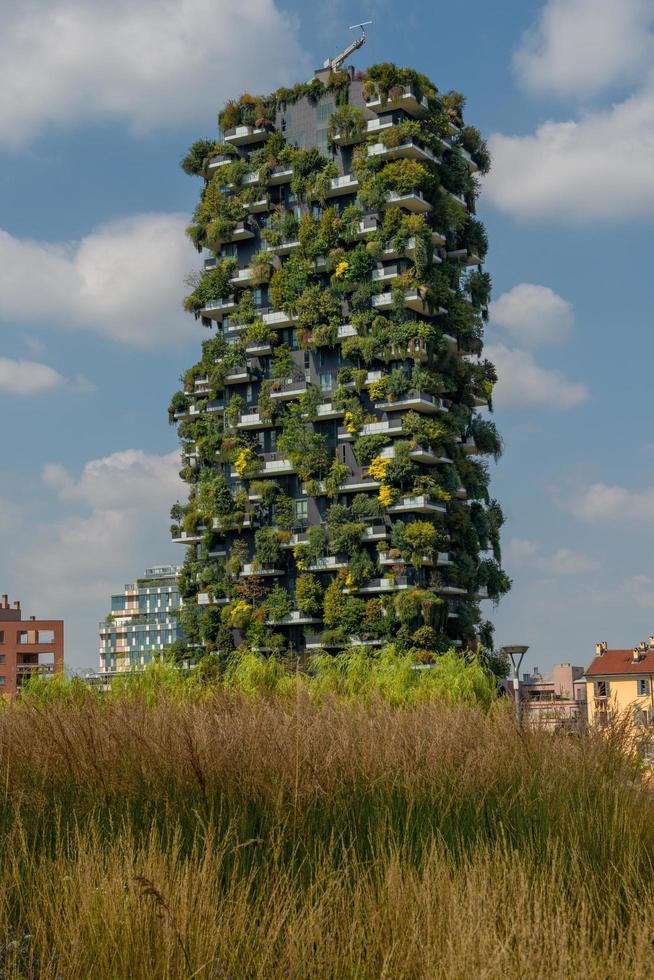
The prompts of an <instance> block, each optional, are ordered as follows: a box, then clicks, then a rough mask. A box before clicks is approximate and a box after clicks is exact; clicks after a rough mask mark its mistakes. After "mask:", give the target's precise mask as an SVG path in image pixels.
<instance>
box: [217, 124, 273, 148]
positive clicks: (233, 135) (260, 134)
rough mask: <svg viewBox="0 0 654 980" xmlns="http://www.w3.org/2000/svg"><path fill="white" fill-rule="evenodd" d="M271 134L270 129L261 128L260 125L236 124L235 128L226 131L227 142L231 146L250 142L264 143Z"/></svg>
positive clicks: (245, 144)
mask: <svg viewBox="0 0 654 980" xmlns="http://www.w3.org/2000/svg"><path fill="white" fill-rule="evenodd" d="M269 136H270V131H269V130H268V129H261V128H259V127H258V126H235V127H234V128H233V129H226V130H225V133H224V139H225V143H229V144H230V145H231V146H248V145H249V144H250V143H262V142H263V141H264V140H267V139H268V137H269Z"/></svg>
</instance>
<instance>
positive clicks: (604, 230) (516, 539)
mask: <svg viewBox="0 0 654 980" xmlns="http://www.w3.org/2000/svg"><path fill="white" fill-rule="evenodd" d="M307 6H308V5H305V4H300V3H299V2H283V0H276V2H273V0H242V2H241V3H239V4H238V5H234V4H228V3H225V2H222V0H212V2H209V0H168V2H161V0H158V2H155V0H130V2H129V3H127V2H126V0H116V2H115V3H114V4H112V5H111V7H109V5H106V6H104V5H99V4H97V3H93V2H90V0H34V2H32V3H29V4H24V3H22V4H20V3H17V2H13V0H10V2H9V3H7V4H5V5H3V8H2V11H1V12H0V91H2V93H3V98H2V101H0V156H1V160H0V412H1V413H2V418H3V422H4V424H3V431H2V454H1V455H0V586H1V588H0V591H2V592H9V593H10V594H11V597H12V598H20V599H22V601H23V605H24V606H25V608H26V611H27V612H28V613H34V614H36V615H37V616H44V617H58V616H61V617H63V618H65V620H66V627H67V658H68V661H69V663H70V664H71V665H72V666H74V667H82V666H93V665H95V664H96V662H97V622H98V621H99V620H100V619H101V618H102V617H103V616H104V614H105V613H106V612H107V610H108V601H109V594H110V593H111V591H115V590H118V589H120V588H121V587H122V585H123V583H124V582H128V581H131V580H132V579H133V578H134V577H135V576H136V575H137V574H139V572H140V571H141V570H142V569H143V568H144V567H145V566H146V565H150V564H157V563H160V562H164V561H168V560H174V559H175V558H178V559H180V560H181V554H180V553H179V551H178V550H177V549H175V548H174V547H173V546H172V545H171V544H170V542H169V540H168V525H169V520H168V509H169V507H170V504H171V503H173V502H174V500H175V499H176V498H177V496H178V495H180V494H182V495H183V490H180V489H179V483H178V479H177V476H176V470H177V468H178V459H177V449H176V439H175V433H174V431H173V430H171V429H170V428H169V426H168V424H167V415H166V406H167V404H168V400H169V396H170V394H171V393H172V392H173V391H175V390H176V388H177V387H178V377H179V375H180V373H181V372H182V371H183V370H184V369H185V368H186V367H188V366H189V365H190V364H191V363H193V362H194V361H195V360H196V353H197V351H198V349H199V343H200V341H201V339H202V336H203V334H202V328H201V327H200V326H199V325H198V324H196V323H195V321H193V319H192V318H190V317H185V316H184V314H183V313H182V312H181V299H182V296H183V293H184V283H183V279H184V276H185V275H186V274H187V273H188V272H189V271H191V270H192V269H193V268H194V267H195V266H196V264H197V256H196V255H195V253H194V252H193V251H192V249H191V248H190V246H189V245H188V243H187V242H186V241H185V239H184V235H183V228H184V225H185V221H186V218H187V217H188V215H189V213H190V211H191V210H192V208H193V206H194V203H195V201H196V198H197V194H198V191H199V187H198V185H197V183H196V182H195V181H194V180H192V179H191V178H188V177H186V176H185V175H184V174H183V173H182V172H181V170H180V169H179V167H178V161H179V159H180V157H181V156H182V154H183V153H184V151H185V149H186V147H187V146H188V145H189V144H190V143H191V142H192V141H193V140H194V139H196V138H198V137H203V136H209V135H212V134H214V132H215V116H216V112H217V110H218V109H219V108H220V106H221V105H222V104H223V103H224V101H225V100H226V99H227V98H228V97H230V96H234V95H238V94H240V92H241V91H243V90H245V89H248V90H251V91H270V90H272V89H273V88H276V87H277V86H278V85H280V84H285V83H288V82H293V81H296V80H302V79H303V78H308V77H309V75H310V74H311V71H312V69H313V68H314V67H317V66H318V65H320V64H321V63H322V61H323V59H324V58H325V57H327V56H328V55H334V54H336V53H337V52H338V51H339V50H340V49H341V48H342V47H344V46H345V45H346V44H347V43H348V40H349V32H348V31H347V29H346V28H347V26H348V25H349V24H350V22H351V21H352V19H353V18H354V17H360V18H361V19H364V18H365V19H369V18H373V19H374V21H375V23H374V25H373V26H372V28H371V29H370V33H369V40H368V43H367V45H366V46H365V48H364V49H363V50H362V51H360V52H358V53H357V54H356V55H355V57H354V59H353V61H354V63H355V64H356V65H357V66H358V67H364V66H365V65H366V64H369V63H372V62H377V61H386V60H389V61H391V60H392V61H395V62H397V63H399V64H407V65H412V66H415V67H417V68H419V69H421V70H423V71H425V72H426V73H428V74H429V75H430V76H431V77H432V78H433V79H434V81H435V82H436V83H437V85H438V86H439V87H440V88H441V89H443V90H446V89H449V88H457V89H460V90H461V91H463V92H464V93H465V94H466V96H467V99H468V108H467V118H468V120H469V121H470V122H471V123H472V124H474V125H476V126H478V127H479V128H480V129H481V130H482V132H483V133H484V134H485V135H486V136H488V138H489V140H490V145H491V150H492V152H493V156H494V161H495V166H494V169H493V172H492V173H491V175H490V177H489V178H488V179H487V181H486V184H485V188H484V192H483V195H482V199H481V206H480V213H481V216H482V218H483V219H484V221H485V222H486V224H487V227H488V232H489V236H490V241H491V249H490V254H489V261H488V265H487V268H488V270H489V271H490V273H491V274H492V277H493V283H494V304H493V306H492V310H491V312H492V317H491V319H492V323H491V326H490V328H489V330H488V337H487V342H488V345H489V348H490V353H491V356H492V357H494V358H495V360H496V362H497V364H498V366H499V369H500V383H499V384H498V388H497V397H496V403H497V404H496V413H495V414H496V420H497V422H498V425H499V426H500V428H501V431H502V433H503V435H504V439H505V444H506V449H505V455H504V457H503V459H502V461H501V462H500V464H499V466H497V468H494V473H493V490H494V493H495V495H496V496H497V498H498V499H499V500H500V501H501V503H502V505H503V507H504V510H505V513H506V515H507V524H506V527H505V532H504V553H505V564H506V566H507V569H508V571H509V573H510V574H511V575H512V576H513V578H514V582H515V584H514V588H513V591H512V593H511V594H510V595H509V596H508V597H507V598H506V599H505V600H504V601H503V603H502V605H501V606H500V608H499V609H498V610H495V611H493V612H492V618H493V619H494V621H495V623H496V627H497V634H496V635H497V640H498V641H499V642H500V643H502V642H506V643H528V644H530V647H531V650H530V654H529V660H530V663H531V664H534V663H536V664H539V665H540V666H541V667H546V666H549V665H551V664H553V663H555V662H558V661H571V662H574V663H582V664H586V663H588V662H589V660H590V659H591V657H592V652H593V646H594V643H595V641H597V640H600V639H606V640H608V642H609V644H610V645H621V646H629V645H631V644H633V643H635V642H636V641H638V640H640V639H644V638H646V637H647V636H648V635H649V634H650V633H654V615H653V613H654V573H653V572H652V571H651V561H650V552H649V545H650V544H652V541H653V538H654V535H653V534H652V522H653V520H654V434H653V433H652V432H651V423H650V418H651V416H650V411H649V400H650V391H651V382H650V371H651V363H652V341H651V339H650V322H651V319H652V317H651V290H650V280H651V273H650V265H651V257H650V251H651V248H650V232H651V224H652V218H653V216H654V48H653V42H652V27H653V23H654V10H653V9H652V4H651V2H650V0H622V2H621V3H620V4H616V3H615V2H614V0H539V2H535V0H529V2H525V0H522V2H518V0H504V3H502V4H499V5H498V4H488V3H487V2H486V0H468V3H466V4H465V5H464V6H455V5H452V4H450V5H434V4H432V3H427V2H417V0H405V2H404V3H402V4H397V3H391V2H389V0H360V2H359V4H358V5H357V7H356V10H354V8H353V7H352V4H351V3H349V2H348V3H347V4H346V3H345V2H343V0H331V2H324V3H323V4H321V5H311V8H310V9H306V7H307ZM235 7H237V9H236V10H235V9H234V8H235Z"/></svg>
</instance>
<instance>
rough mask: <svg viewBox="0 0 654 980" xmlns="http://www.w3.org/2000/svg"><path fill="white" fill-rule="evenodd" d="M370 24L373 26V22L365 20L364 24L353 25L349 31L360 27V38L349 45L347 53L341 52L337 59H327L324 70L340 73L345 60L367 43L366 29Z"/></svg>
mask: <svg viewBox="0 0 654 980" xmlns="http://www.w3.org/2000/svg"><path fill="white" fill-rule="evenodd" d="M368 24H372V21H371V20H364V22H363V23H362V24H352V26H351V27H350V28H349V30H351V31H356V29H357V27H358V28H359V30H360V31H361V34H359V36H358V37H357V38H355V40H354V41H352V44H348V46H347V47H346V49H345V51H341V53H340V54H337V55H336V57H335V58H327V59H326V61H325V62H324V64H323V68H331V70H332V71H338V69H339V68H340V67H341V65H342V64H343V62H344V61H345V59H346V58H349V56H350V55H351V54H352V52H353V51H356V50H357V49H358V48H361V47H363V45H364V44H365V43H366V32H365V28H366V27H367V26H368Z"/></svg>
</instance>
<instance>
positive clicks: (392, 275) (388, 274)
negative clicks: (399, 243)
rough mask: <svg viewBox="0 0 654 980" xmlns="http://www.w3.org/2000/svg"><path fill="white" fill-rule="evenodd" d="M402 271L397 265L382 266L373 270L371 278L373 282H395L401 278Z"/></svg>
mask: <svg viewBox="0 0 654 980" xmlns="http://www.w3.org/2000/svg"><path fill="white" fill-rule="evenodd" d="M403 272H404V269H401V268H400V267H399V265H384V266H381V267H380V268H378V269H373V270H372V273H371V278H372V281H373V282H390V283H393V282H397V280H398V279H400V278H401V276H402V273H403Z"/></svg>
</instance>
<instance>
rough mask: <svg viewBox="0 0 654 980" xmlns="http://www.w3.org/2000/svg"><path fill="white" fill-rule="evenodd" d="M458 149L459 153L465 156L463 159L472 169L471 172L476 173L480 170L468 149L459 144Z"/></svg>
mask: <svg viewBox="0 0 654 980" xmlns="http://www.w3.org/2000/svg"><path fill="white" fill-rule="evenodd" d="M457 150H458V151H459V153H460V154H461V156H462V157H463V159H464V160H465V162H466V163H467V164H468V169H469V170H470V172H471V173H473V174H476V173H477V172H478V170H479V167H478V166H477V164H476V163H475V161H474V160H473V159H472V157H471V156H470V154H469V153H468V151H467V150H465V149H464V148H463V147H462V146H459V145H457Z"/></svg>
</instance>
